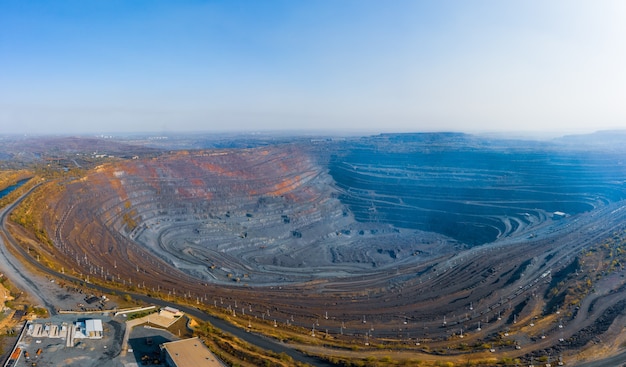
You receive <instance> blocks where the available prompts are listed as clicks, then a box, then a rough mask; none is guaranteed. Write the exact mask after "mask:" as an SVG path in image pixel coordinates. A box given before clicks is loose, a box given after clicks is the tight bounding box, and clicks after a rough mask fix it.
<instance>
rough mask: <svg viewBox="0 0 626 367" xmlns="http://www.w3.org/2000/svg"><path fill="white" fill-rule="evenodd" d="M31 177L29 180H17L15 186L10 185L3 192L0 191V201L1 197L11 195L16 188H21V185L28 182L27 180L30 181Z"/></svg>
mask: <svg viewBox="0 0 626 367" xmlns="http://www.w3.org/2000/svg"><path fill="white" fill-rule="evenodd" d="M30 179H31V177H29V178H25V179H23V180H19V181H18V182H17V183H16V184H15V185H11V186H9V187H7V188H5V189H3V190H0V199H2V198H3V197H5V196H7V195H9V194H10V193H12V192H13V191H14V190H15V189H17V188H18V187H20V186H22V185H23V184H25V183H26V182H28V180H30Z"/></svg>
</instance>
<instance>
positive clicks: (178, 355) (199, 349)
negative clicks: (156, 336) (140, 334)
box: [161, 337, 226, 367]
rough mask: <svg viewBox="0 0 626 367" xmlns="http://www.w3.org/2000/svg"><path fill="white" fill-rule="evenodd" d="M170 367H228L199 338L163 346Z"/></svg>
mask: <svg viewBox="0 0 626 367" xmlns="http://www.w3.org/2000/svg"><path fill="white" fill-rule="evenodd" d="M161 351H162V352H163V353H164V355H165V363H167V365H168V366H169V367H226V366H225V365H224V364H223V363H222V362H220V361H219V360H218V359H217V357H216V356H215V355H214V354H213V352H211V351H210V350H209V348H207V347H206V345H204V343H203V342H202V340H200V339H199V338H197V337H196V338H191V339H183V340H177V341H173V342H169V343H163V344H161Z"/></svg>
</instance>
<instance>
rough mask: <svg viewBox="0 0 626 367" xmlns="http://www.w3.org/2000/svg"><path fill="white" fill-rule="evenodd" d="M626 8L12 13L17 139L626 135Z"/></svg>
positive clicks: (516, 5)
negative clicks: (324, 133) (179, 134)
mask: <svg viewBox="0 0 626 367" xmlns="http://www.w3.org/2000/svg"><path fill="white" fill-rule="evenodd" d="M625 40H626V2H624V1H619V0H615V1H608V0H604V1H603V0H599V1H591V0H590V1H577V0H562V1H556V0H552V1H551V0H542V1H538V0H537V1H533V0H525V1H515V0H509V1H497V0H492V1H483V0H478V1H445V0H442V1H417V0H416V1H402V0H394V1H382V0H381V1H368V0H353V1H348V0H333V1H330V0H328V1H326V0H311V1H290V0H286V1H159V0H145V1H139V0H138V1H125V0H119V1H116V0H108V1H95V0H94V1H85V0H57V1H35V0H33V1H22V0H0V133H101V132H102V133H104V132H137V131H154V132H174V131H268V130H269V131H271V130H340V131H365V132H393V131H399V132H404V131H441V130H454V131H465V132H547V133H559V132H563V133H576V132H586V131H594V130H599V129H622V128H626V103H625V102H626V67H624V65H626V42H625Z"/></svg>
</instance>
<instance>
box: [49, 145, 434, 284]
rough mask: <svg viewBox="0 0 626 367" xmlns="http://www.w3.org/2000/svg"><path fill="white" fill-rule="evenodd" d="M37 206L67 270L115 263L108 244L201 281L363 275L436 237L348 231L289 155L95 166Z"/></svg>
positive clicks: (343, 216)
mask: <svg viewBox="0 0 626 367" xmlns="http://www.w3.org/2000/svg"><path fill="white" fill-rule="evenodd" d="M48 200H49V204H48V205H49V206H51V207H54V208H55V210H54V212H55V213H56V217H55V218H50V219H49V220H48V222H49V223H50V224H51V228H50V230H49V231H50V232H51V233H52V232H53V231H54V232H55V233H56V237H57V238H56V240H57V241H56V242H57V243H58V244H60V246H61V249H62V250H63V251H65V252H66V253H67V256H68V258H70V259H71V258H75V261H76V262H77V263H79V262H81V259H85V258H87V259H89V258H92V259H96V258H99V257H101V256H102V255H105V256H111V257H113V256H116V255H117V254H116V253H115V252H116V251H119V250H118V249H116V248H117V246H118V245H112V243H116V244H119V243H127V245H126V246H125V247H124V248H125V249H127V248H128V246H131V247H133V246H134V245H140V246H141V247H142V248H143V249H144V250H147V251H149V252H150V253H151V254H152V255H154V256H157V257H158V258H160V259H161V260H163V261H165V262H167V263H169V264H170V265H173V266H174V267H176V268H177V269H180V270H183V271H185V272H186V273H188V274H191V275H193V276H195V277H198V278H200V279H206V280H210V281H212V282H224V281H226V282H231V283H232V282H233V281H235V282H245V283H272V282H285V281H288V282H292V281H306V280H310V279H315V278H318V277H328V276H342V275H346V274H353V273H355V272H356V273H358V272H369V271H371V269H377V268H384V267H385V266H387V265H390V264H394V263H396V262H398V261H400V260H401V259H403V258H404V259H411V260H412V259H413V258H414V257H415V256H414V255H415V254H416V253H418V252H419V253H420V254H421V256H423V257H425V256H427V252H428V251H430V249H429V247H428V244H429V243H430V244H436V245H437V246H439V243H440V236H438V235H436V234H426V233H423V234H421V235H419V236H416V235H415V234H416V231H409V232H410V233H411V235H410V236H405V235H404V234H403V233H400V231H399V230H397V229H394V228H392V227H391V226H389V225H386V224H380V223H373V224H370V223H360V222H357V221H355V219H354V217H353V216H352V213H351V212H350V211H349V210H348V209H347V207H346V206H345V205H344V204H343V203H342V202H341V201H340V200H339V199H338V192H337V190H336V189H335V187H334V183H333V180H332V177H331V176H330V175H328V173H327V169H326V168H325V167H324V166H322V165H320V164H319V162H318V161H317V160H316V159H315V157H314V156H311V155H309V154H305V153H304V152H303V151H302V150H300V149H298V148H297V147H294V146H281V147H272V148H264V149H249V150H215V151H197V152H177V153H173V154H170V155H164V156H161V157H159V158H155V159H148V160H129V161H126V162H123V163H119V164H113V165H107V166H101V167H98V168H97V169H95V170H94V171H93V172H91V173H90V174H88V175H87V176H86V177H85V178H83V179H81V180H78V181H75V182H70V183H66V184H65V186H64V190H63V191H62V194H61V195H59V196H54V197H53V196H50V197H49V199H48ZM53 228H56V229H53ZM85 242H87V244H86V243H85ZM77 249H80V250H77ZM125 251H127V250H125ZM81 252H82V253H81ZM437 252H440V251H437ZM126 256H128V257H137V255H135V256H132V255H128V253H127V255H126ZM91 261H93V262H95V261H96V260H91ZM100 263H101V261H100ZM111 265H113V266H114V267H115V266H117V264H110V263H108V264H107V267H110V266H111ZM83 266H86V263H85V262H84V260H83ZM96 266H97V265H96ZM100 266H102V264H100Z"/></svg>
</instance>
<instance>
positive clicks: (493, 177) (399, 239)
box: [0, 133, 626, 365]
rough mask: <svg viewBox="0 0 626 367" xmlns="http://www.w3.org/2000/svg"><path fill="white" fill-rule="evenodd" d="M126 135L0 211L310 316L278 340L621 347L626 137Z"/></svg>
mask: <svg viewBox="0 0 626 367" xmlns="http://www.w3.org/2000/svg"><path fill="white" fill-rule="evenodd" d="M135 143H136V142H135ZM241 145H244V144H241ZM116 147H117V150H116V153H117V154H111V156H110V157H105V158H102V157H98V158H97V159H96V158H91V157H90V158H89V159H86V158H84V157H83V156H81V155H79V154H77V153H76V152H77V151H80V149H79V148H76V147H73V148H72V150H71V151H70V150H68V151H67V152H65V153H66V155H64V154H65V153H64V152H63V151H59V150H55V153H54V154H55V156H54V157H52V158H48V159H47V161H45V163H46V164H45V165H42V166H43V167H45V168H42V169H41V170H40V171H38V172H39V173H37V175H36V176H34V177H35V178H34V179H33V182H34V181H35V180H36V183H37V184H38V185H39V186H38V187H36V188H35V190H33V192H32V193H30V194H29V195H28V196H27V197H26V198H24V200H23V202H22V203H21V204H20V205H19V206H18V207H17V208H16V209H15V210H13V212H12V214H11V217H10V219H11V220H10V221H9V222H8V224H7V227H8V229H9V231H10V232H11V233H12V234H13V236H15V237H16V238H18V239H19V242H20V244H21V246H22V247H23V248H25V249H27V252H28V254H29V256H31V257H32V258H33V259H35V258H36V260H37V261H39V262H40V263H43V264H45V265H46V266H48V267H49V268H50V269H52V270H54V271H56V272H59V273H63V274H67V275H71V276H74V277H75V278H76V279H78V280H80V281H83V282H87V283H93V284H102V285H107V286H109V287H112V288H117V289H120V290H126V291H131V292H135V293H138V294H139V293H141V294H149V295H150V296H152V297H157V298H162V299H168V300H177V301H178V302H181V303H188V304H192V305H196V306H198V307H207V308H209V309H212V310H214V312H222V313H227V314H229V315H231V317H232V318H233V319H235V318H238V319H239V320H244V321H240V322H241V323H243V324H245V323H246V322H247V320H255V321H257V322H265V323H267V324H268V325H270V326H271V327H275V328H276V329H281V328H282V329H284V330H286V331H285V332H287V330H288V331H289V332H291V333H294V334H297V333H300V334H301V336H300V337H298V338H295V337H290V338H291V339H290V338H287V337H285V338H284V339H285V341H287V342H289V341H291V342H294V343H297V344H298V345H299V346H298V348H299V349H302V350H305V351H306V352H307V353H310V354H318V355H322V356H324V357H325V358H328V359H329V360H331V361H335V362H336V363H339V362H338V361H342V362H341V363H344V364H343V365H350V364H348V363H355V364H354V365H357V364H356V363H357V362H358V361H360V362H359V363H361V362H363V358H366V357H368V356H371V358H374V359H373V360H370V361H374V360H376V361H377V362H376V363H384V361H383V358H380V360H378V359H376V358H378V357H377V356H378V354H376V352H377V351H380V350H392V351H394V352H393V353H394V354H390V355H393V357H391V358H388V359H387V360H386V361H387V362H388V364H387V365H392V364H393V363H396V362H397V364H402V363H408V364H406V365H411V363H415V364H417V363H418V361H420V363H424V365H428V363H434V361H443V362H446V363H449V364H450V365H455V364H456V365H461V364H462V363H468V364H467V365H472V364H470V363H474V364H473V365H480V364H481V363H482V364H483V365H494V364H496V363H499V364H502V365H508V364H510V365H516V364H526V365H528V364H533V363H535V365H538V363H544V364H546V363H552V365H556V364H561V363H567V364H568V365H574V364H577V363H578V364H583V363H585V362H584V361H590V360H593V359H594V358H595V359H597V358H605V357H610V356H613V358H619V356H621V355H622V353H624V351H623V350H622V345H623V343H624V342H625V341H626V338H625V337H624V336H623V333H622V329H623V325H624V322H626V292H624V289H625V287H626V278H624V276H625V274H626V271H625V269H624V264H625V263H626V205H625V204H626V202H625V201H624V200H625V199H626V184H625V182H626V166H625V165H624V161H623V159H624V157H625V155H624V149H623V148H621V147H620V146H613V145H602V144H596V145H582V144H578V143H576V142H572V141H569V140H567V139H563V140H555V141H549V142H529V141H521V140H495V139H487V138H480V137H476V136H471V135H464V134H454V133H446V134H387V135H385V134H383V135H378V136H371V137H360V138H345V139H337V138H315V139H308V138H306V139H305V138H298V139H294V140H293V141H288V140H286V139H282V140H280V139H279V140H277V141H276V142H271V141H270V142H268V141H257V142H252V143H250V144H249V145H248V146H247V147H245V148H244V147H238V146H236V144H234V145H233V146H232V147H216V146H212V147H211V146H199V147H195V146H194V149H184V150H182V149H174V148H172V147H167V149H164V148H163V147H155V146H152V147H150V148H148V147H146V146H140V145H138V144H135V145H133V147H134V148H133V149H135V151H134V152H133V153H132V154H126V156H121V155H120V153H119V152H120V151H123V149H120V148H119V146H116ZM99 149H100V150H101V151H105V150H106V145H103V146H101V147H99ZM81 154H82V153H81ZM40 155H41V156H45V153H41V154H40ZM3 156H7V153H4V155H3ZM77 157H83V158H77ZM81 159H82V160H81ZM33 161H36V160H35V159H34V158H33ZM55 167H57V168H58V173H56V174H53V173H51V171H52V170H53V169H54V168H55ZM7 185H8V184H7ZM1 188H2V187H0V189H1ZM248 323H249V322H248ZM248 327H250V326H248ZM319 340H323V341H321V342H318V341H319ZM346 346H348V348H347V347H346ZM369 353H371V355H370V354H369ZM389 353H391V352H389ZM615 356H617V357H615ZM394 361H395V362H394ZM429 361H430V362H429ZM472 361H474V362H472ZM373 363H374V362H372V364H371V365H375V364H373ZM437 363H439V362H437ZM381 365H383V364H381ZM463 365H465V364H463Z"/></svg>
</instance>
